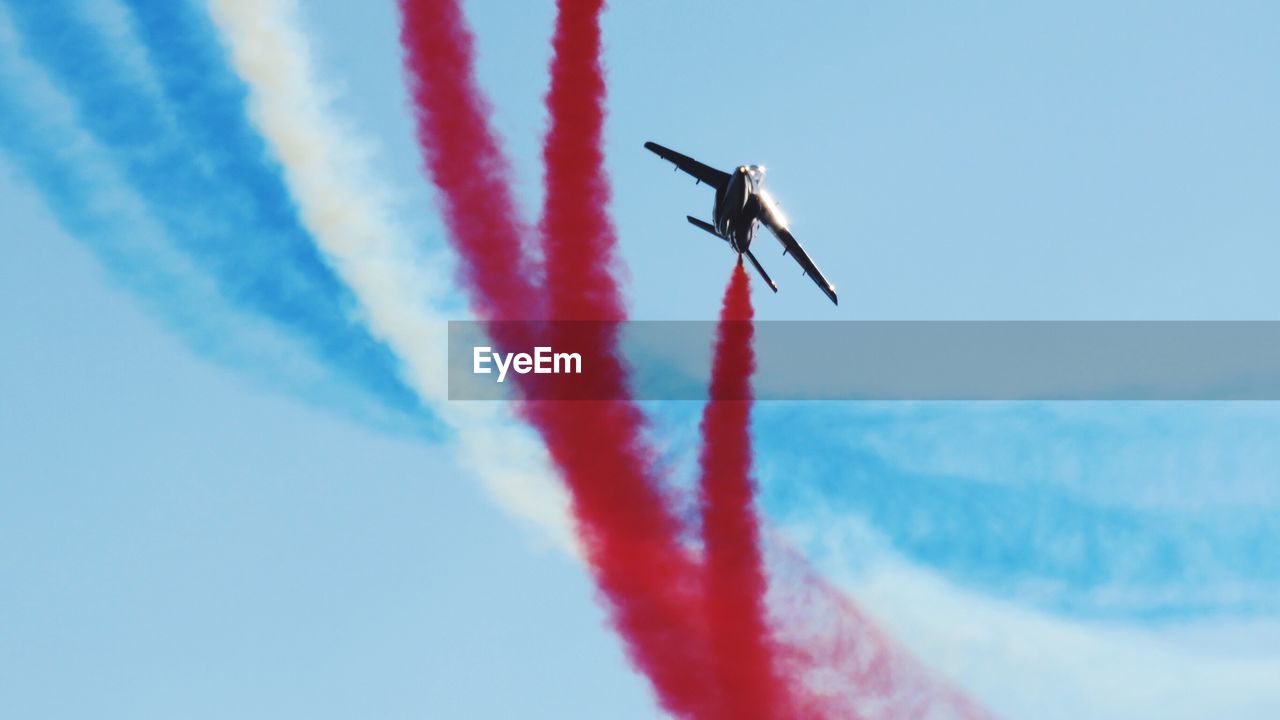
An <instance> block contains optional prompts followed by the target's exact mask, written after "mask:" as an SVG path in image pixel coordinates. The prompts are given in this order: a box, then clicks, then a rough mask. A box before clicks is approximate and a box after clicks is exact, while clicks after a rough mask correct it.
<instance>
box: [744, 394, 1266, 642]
mask: <svg viewBox="0 0 1280 720" xmlns="http://www.w3.org/2000/svg"><path fill="white" fill-rule="evenodd" d="M1197 411H1198V408H1194V407H1190V408H1189V407H1180V408H1171V409H1168V410H1166V411H1164V412H1166V413H1169V414H1171V415H1172V414H1174V413H1181V414H1183V415H1188V414H1194V413H1196V412H1197ZM947 413H948V415H949V416H950V417H952V418H953V419H954V420H956V421H958V422H963V421H964V420H963V418H964V417H965V410H964V408H959V407H957V408H949V409H948V411H947ZM1206 421H1211V420H1206ZM893 422H895V421H894V420H892V419H886V418H883V417H879V418H878V417H876V416H875V415H874V414H867V415H862V414H860V413H859V412H857V411H856V410H854V411H851V410H850V409H849V408H845V407H832V406H822V407H819V406H815V405H814V404H802V405H785V404H779V405H772V406H764V407H762V408H761V411H760V418H759V420H758V421H757V425H756V432H755V436H756V438H757V443H758V448H759V452H760V456H761V458H762V469H761V478H762V483H763V494H762V498H761V500H762V504H763V506H764V507H765V508H766V510H767V512H768V514H769V515H770V516H771V517H773V518H774V519H775V520H779V521H782V522H783V523H784V524H785V523H797V524H802V525H804V526H805V527H807V528H809V529H814V530H816V532H818V533H819V535H824V533H825V536H823V537H821V538H819V539H817V540H815V542H814V545H813V547H812V548H811V549H812V550H813V551H814V552H816V553H819V554H821V553H823V552H825V551H826V550H825V549H824V548H823V545H824V544H825V543H827V542H829V541H831V540H832V539H833V538H834V539H835V542H836V546H835V547H838V548H839V551H840V552H841V553H842V554H843V553H848V554H849V555H850V556H853V557H856V556H858V554H859V552H860V550H862V549H864V548H858V547H854V546H852V545H851V544H854V543H859V542H864V541H868V540H871V541H872V542H876V541H882V542H887V543H888V544H889V545H890V546H891V547H892V548H893V550H894V551H895V552H896V553H898V554H900V555H902V556H904V557H905V558H907V559H909V560H911V561H912V562H915V563H917V564H919V565H921V566H924V567H929V568H932V569H934V570H935V571H937V572H939V573H941V574H942V575H944V576H946V577H948V578H950V579H951V580H952V581H954V582H957V583H959V584H961V585H965V586H969V587H973V588H976V589H980V590H982V591H985V592H990V593H994V594H997V595H1002V596H1006V597H1010V598H1014V599H1017V600H1020V601H1024V602H1028V603H1030V604H1032V605H1035V606H1038V607H1042V608H1044V609H1047V610H1051V611H1055V612H1061V613H1065V614H1069V615H1075V616H1080V617H1094V618H1108V617H1114V618H1125V619H1138V620H1149V621H1160V620H1165V619H1174V618H1180V617H1196V616H1203V615H1206V614H1213V613H1230V614H1244V615H1255V614H1262V615H1269V614H1274V613H1276V612H1277V611H1280V555H1277V554H1276V553H1275V552H1274V551H1273V550H1272V548H1273V547H1274V546H1275V544H1276V541H1277V540H1280V522H1278V521H1277V520H1276V517H1275V511H1274V508H1267V507H1231V508H1225V507H1224V508H1220V509H1204V508H1201V509H1196V508H1194V507H1191V508H1185V509H1157V508H1150V507H1141V508H1139V507H1129V506H1126V505H1125V504H1122V503H1121V504H1116V503H1111V502H1107V501H1099V500H1098V499H1090V498H1088V497H1087V496H1085V495H1083V494H1082V493H1079V492H1072V491H1070V490H1068V489H1066V488H1063V487H1055V486H1054V485H1053V483H1052V482H1051V481H1049V482H1047V481H1046V480H1045V479H1044V478H1036V477H1010V478H1008V479H1007V481H1006V482H1002V483H997V482H990V481H985V482H984V481H976V482H975V481H974V480H973V479H972V478H968V477H957V476H947V475H940V474H931V473H927V472H920V471H914V470H909V469H904V468H903V467H902V466H901V465H900V464H899V463H897V462H895V461H891V460H888V459H886V457H885V454H884V453H883V452H882V451H881V449H879V448H877V442H880V441H883V439H884V438H885V437H886V435H888V434H889V430H890V429H891V428H890V425H891V424H892V423H893ZM1190 424H1191V425H1194V422H1192V423H1190ZM1065 430H1066V427H1065V425H1063V424H1054V423H1052V422H1049V423H1045V424H1043V426H1042V427H1039V428H1038V429H1035V430H1031V431H1028V433H1027V434H1026V435H1025V436H1024V437H1023V438H1021V439H1020V440H1017V441H1016V442H1023V443H1030V444H1031V446H1032V448H1034V446H1036V445H1040V446H1042V447H1050V446H1052V444H1053V443H1054V441H1055V440H1058V439H1060V438H1061V436H1062V433H1063V432H1064V431H1065ZM1094 432H1097V430H1094ZM874 438H879V441H877V440H874ZM868 439H873V440H870V441H868ZM1136 440H1137V438H1132V437H1130V438H1127V441H1128V442H1135V441H1136ZM1011 442H1015V441H1013V440H1011ZM1147 442H1148V443H1156V444H1159V443H1162V442H1164V443H1168V442H1175V443H1176V442H1177V441H1176V440H1169V439H1166V438H1164V437H1161V436H1159V433H1158V432H1157V433H1156V434H1155V435H1154V436H1152V437H1149V438H1148V440H1147ZM1078 447H1080V448H1081V449H1082V450H1083V451H1084V452H1088V449H1089V448H1090V447H1092V448H1093V449H1094V450H1095V451H1097V450H1098V449H1099V448H1101V447H1102V446H1101V445H1100V444H1098V439H1097V438H1092V439H1091V438H1084V439H1082V441H1081V442H1080V443H1079V445H1078ZM906 450H907V452H910V449H909V448H906ZM1015 472H1016V470H1015ZM1153 474H1154V471H1153ZM1147 481H1148V482H1150V483H1151V484H1152V485H1153V486H1154V485H1156V484H1158V482H1159V480H1158V478H1156V477H1153V478H1148V479H1147ZM1204 484H1205V485H1206V489H1207V490H1209V491H1212V490H1213V489H1214V488H1213V487H1212V485H1213V482H1212V478H1205V483H1204ZM815 517H817V518H821V520H820V522H821V523H823V526H822V527H817V528H815V527H814V522H815V520H814V518H815ZM842 523H843V524H844V525H845V527H841V526H840V525H841V524H842ZM856 525H861V526H862V527H863V528H866V529H869V530H870V531H871V533H872V536H873V537H871V538H868V536H867V535H866V534H865V533H862V534H861V535H860V531H859V530H856V529H855V528H854V526H856ZM832 531H834V532H832Z"/></svg>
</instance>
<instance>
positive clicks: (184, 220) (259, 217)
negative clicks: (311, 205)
mask: <svg viewBox="0 0 1280 720" xmlns="http://www.w3.org/2000/svg"><path fill="white" fill-rule="evenodd" d="M6 8H7V10H8V13H9V15H10V17H11V18H12V21H13V23H14V26H15V27H16V28H17V30H18V31H19V32H20V33H21V35H22V39H23V41H24V45H25V49H26V50H27V52H28V53H29V54H30V56H31V57H32V58H33V59H34V60H36V61H37V62H38V63H39V64H40V65H42V66H43V67H44V68H45V69H46V70H47V71H48V73H49V75H50V77H51V78H52V79H53V80H54V81H55V82H56V83H57V85H58V87H59V88H60V89H61V90H62V91H64V92H65V93H66V94H67V96H68V97H69V98H70V99H71V101H72V103H73V106H74V112H75V116H76V119H77V121H78V123H79V124H80V126H81V127H83V128H84V130H85V131H86V132H87V133H88V134H89V136H91V137H92V138H93V140H94V141H95V142H96V143H97V144H98V145H99V146H101V147H102V148H103V150H104V151H105V152H106V153H107V154H108V156H109V157H110V158H111V161H112V163H113V164H114V166H115V168H116V170H117V172H118V174H119V176H120V177H121V178H122V179H123V180H124V181H125V182H126V183H128V185H129V186H130V187H131V188H132V189H133V190H134V191H136V193H137V195H138V196H139V197H140V198H141V199H142V200H143V201H145V202H146V203H147V209H148V211H149V214H150V215H151V216H152V217H153V218H154V219H155V220H156V221H157V223H158V225H159V227H160V229H161V230H162V232H163V235H164V237H165V238H166V239H167V240H168V241H169V242H171V243H172V244H173V245H174V246H175V247H177V248H178V249H180V250H181V251H182V252H183V253H184V254H185V255H187V256H188V257H190V258H191V259H192V261H193V262H194V264H195V265H196V266H198V267H199V268H200V270H201V271H202V272H205V273H207V274H208V276H209V277H211V278H212V279H213V280H214V282H215V284H216V287H217V289H218V292H219V293H220V294H221V295H222V296H223V297H225V298H226V299H227V300H228V302H230V303H231V304H232V305H233V306H235V307H237V308H240V309H241V310H244V311H247V312H249V313H251V314H255V315H259V316H263V317H266V318H268V319H269V320H270V321H271V322H273V323H274V324H275V325H276V326H277V327H278V328H280V329H282V330H284V331H286V332H287V333H289V334H290V335H292V336H293V337H294V338H296V339H297V340H298V341H299V342H301V343H303V344H304V345H305V346H306V347H307V349H308V351H309V352H310V353H312V354H313V355H314V356H316V357H317V358H319V359H321V361H322V362H324V363H325V364H327V365H330V366H332V367H334V368H335V369H337V370H339V371H340V372H341V373H342V374H343V375H345V376H346V377H348V378H351V379H352V381H354V382H358V383H360V384H361V385H362V386H363V387H364V388H365V389H366V390H367V391H368V392H370V393H372V394H373V395H374V396H376V397H377V398H379V400H380V401H381V402H382V403H383V404H385V405H386V406H388V407H390V408H393V409H394V410H396V411H398V412H401V413H404V414H406V415H410V416H412V415H416V414H419V413H420V412H421V405H420V404H419V403H418V401H417V399H416V398H415V397H414V395H413V393H412V392H411V391H410V390H409V389H408V388H407V387H405V385H404V383H402V382H401V380H400V378H399V375H398V367H397V363H396V360H395V358H394V357H392V356H391V354H390V353H389V352H388V351H387V349H386V347H385V346H383V345H381V344H380V343H378V342H376V341H374V340H373V339H372V338H371V337H369V335H368V334H367V333H366V332H365V331H364V329H363V328H362V327H361V325H360V323H359V322H358V319H357V318H356V317H354V312H353V309H354V308H353V303H352V300H351V298H350V295H349V293H348V292H347V291H346V288H345V287H343V285H342V284H341V283H339V282H338V281H337V278H336V277H335V276H334V275H333V273H332V272H331V271H330V270H329V268H328V267H326V266H325V265H324V263H323V262H322V261H321V259H320V257H319V255H318V254H317V252H316V250H315V248H314V246H313V245H312V244H311V242H310V240H309V238H307V236H306V234H305V233H304V232H303V231H302V228H301V226H300V225H299V224H298V222H297V218H296V214H295V212H294V210H293V207H292V204H291V203H290V201H289V198H288V195H287V193H286V192H284V191H283V190H282V189H281V186H280V179H279V177H278V173H277V174H275V175H274V176H273V175H272V174H271V172H270V169H269V168H259V170H258V171H256V174H253V173H246V174H236V175H232V174H230V172H229V170H231V169H236V170H244V169H245V168H247V167H248V165H250V164H251V163H245V162H241V161H239V160H235V159H234V158H239V157H252V156H253V155H254V153H256V154H257V155H259V156H260V155H261V153H262V147H261V142H260V141H257V142H256V144H254V143H255V140H256V136H254V135H252V133H249V134H241V135H239V136H237V135H235V134H234V133H231V134H230V135H229V136H228V137H229V138H230V140H227V139H225V138H223V137H222V134H223V132H224V131H225V130H226V128H225V127H224V126H223V123H224V122H225V121H227V119H228V118H229V117H234V114H235V112H239V113H243V102H242V101H239V102H238V101H237V98H235V97H233V96H232V95H229V94H227V93H226V92H225V91H221V90H220V91H218V92H213V93H206V92H205V91H203V90H198V89H197V87H198V86H199V83H191V84H190V85H183V84H180V83H175V82H172V81H171V80H166V77H168V75H166V73H160V82H161V86H162V89H164V92H165V93H167V94H168V95H169V96H170V98H171V99H172V100H173V102H172V103H169V102H166V99H165V97H163V96H157V93H156V92H155V91H154V90H153V88H152V87H151V86H150V85H148V83H147V82H145V81H144V80H143V79H142V78H139V77H137V76H136V75H135V73H134V72H133V69H132V68H130V67H129V66H128V65H127V64H126V63H124V62H123V61H122V60H121V59H120V57H119V56H118V54H117V53H115V52H113V48H112V47H111V46H110V43H109V42H108V41H107V39H106V38H105V37H104V36H103V35H102V34H101V33H99V32H97V31H95V29H94V28H93V27H91V26H90V25H89V24H88V22H87V21H86V20H85V18H84V17H82V16H81V14H80V13H79V12H78V8H77V7H75V4H74V3H68V2H66V1H65V0H49V2H40V3H31V2H18V1H15V0H9V1H8V2H7V3H6ZM185 62H186V58H178V57H169V58H166V64H175V65H183V64H184V63H185ZM201 69H202V70H203V71H204V72H202V73H200V75H199V77H200V78H202V79H206V80H208V81H209V82H212V83H214V84H215V85H218V84H219V83H218V81H217V78H218V77H223V78H225V77H227V76H228V71H227V69H226V68H225V67H214V68H208V67H205V68H201ZM219 73H221V75H219ZM176 74H177V75H182V73H176ZM228 107H230V108H233V110H230V111H229V110H228V109H227V108H228ZM40 122H41V121H40V119H39V118H33V121H32V122H31V125H30V127H31V128H32V129H30V130H28V131H29V132H40V129H39V128H40ZM241 124H243V121H241Z"/></svg>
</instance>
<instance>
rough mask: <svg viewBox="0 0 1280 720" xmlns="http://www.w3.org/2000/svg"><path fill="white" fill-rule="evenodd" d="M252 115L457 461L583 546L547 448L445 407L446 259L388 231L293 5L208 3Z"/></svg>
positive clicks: (567, 541)
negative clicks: (444, 426) (452, 438)
mask: <svg viewBox="0 0 1280 720" xmlns="http://www.w3.org/2000/svg"><path fill="white" fill-rule="evenodd" d="M208 4H209V9H210V12H211V14H212V16H213V19H214V23H215V25H216V26H217V27H218V30H219V32H220V33H221V35H222V38H223V41H224V43H225V44H226V45H227V47H228V48H229V49H230V52H231V59H232V65H233V66H234V68H235V70H236V72H237V73H238V74H239V75H240V76H241V77H242V78H243V79H244V81H245V82H246V84H247V85H248V87H249V93H250V106H249V107H250V116H251V120H252V121H253V123H254V124H255V125H256V126H257V127H258V129H259V130H260V131H261V133H262V135H263V137H264V139H265V140H266V141H267V144H268V146H269V147H270V148H271V150H272V151H273V152H274V154H275V155H276V157H277V159H278V160H279V162H280V163H281V165H282V166H283V168H284V173H285V181H286V183H287V185H288V187H289V190H290V193H291V194H292V195H293V197H294V199H295V201H296V202H297V203H298V206H299V209H300V210H301V215H302V220H303V223H304V225H305V226H306V228H307V230H308V231H309V232H310V233H311V235H312V236H313V237H314V238H315V240H316V243H317V244H318V245H319V247H320V249H321V250H322V251H323V252H324V254H325V255H326V257H327V258H328V259H329V261H330V262H331V263H332V264H333V266H334V267H335V269H336V270H337V272H338V273H339V275H341V277H342V279H343V280H344V281H345V282H346V283H347V285H348V286H349V287H350V288H351V290H352V292H353V293H355V295H356V297H357V299H358V300H359V302H360V305H361V309H362V311H363V312H364V315H365V321H366V322H367V324H368V326H369V328H370V331H371V332H372V333H373V335H374V336H376V337H378V338H379V339H381V340H383V341H384V342H386V343H387V344H388V345H389V346H390V347H391V348H392V350H393V351H394V352H395V353H396V355H397V356H398V357H399V358H400V359H401V361H402V362H403V364H404V368H405V372H406V380H407V381H408V382H409V384H410V385H411V386H412V387H413V388H414V389H415V390H416V391H417V392H418V394H419V395H420V396H421V397H422V399H423V401H424V402H425V403H426V404H427V405H428V406H429V407H431V409H432V410H433V411H434V412H435V413H436V414H437V415H438V416H439V417H440V418H442V419H443V420H444V421H445V422H446V423H448V424H449V426H450V427H451V428H452V429H453V430H454V431H455V432H456V433H457V439H456V441H457V443H456V444H457V445H458V446H459V450H458V461H459V464H461V465H462V466H463V467H465V468H467V469H468V470H469V471H471V472H473V473H474V474H475V475H476V476H478V477H479V478H480V480H481V481H482V482H483V483H484V485H485V488H486V490H487V491H488V492H489V493H490V495H491V496H492V497H493V498H494V499H495V500H496V501H497V502H498V503H499V504H500V505H501V506H502V507H503V508H504V509H505V510H507V511H508V512H510V513H512V514H513V515H515V516H517V517H519V518H521V519H522V520H525V521H527V522H529V523H531V524H532V525H534V526H535V527H537V528H539V529H541V530H543V531H546V532H549V533H550V534H551V536H552V537H553V538H554V539H555V540H556V541H558V542H559V544H560V545H561V546H562V547H563V548H564V549H566V550H567V551H569V552H574V553H576V544H575V540H574V534H573V532H572V526H571V524H570V520H569V504H568V496H567V494H566V492H565V490H564V488H563V487H562V486H561V485H560V484H559V483H558V482H557V481H556V480H555V475H554V473H553V472H552V471H551V469H550V460H549V458H548V457H547V454H546V451H545V449H544V448H543V447H542V445H541V444H540V443H538V442H537V440H536V438H534V437H533V435H532V434H531V432H530V431H528V430H526V429H525V428H523V427H522V426H520V425H519V424H518V423H517V422H516V421H515V420H514V419H513V418H512V417H511V415H510V412H509V411H508V410H507V409H506V406H504V405H499V404H497V403H449V402H447V400H446V345H445V341H446V330H447V326H446V320H445V318H444V317H443V316H442V315H441V314H440V311H439V310H438V308H440V307H441V306H442V300H443V294H442V290H443V289H444V288H447V287H449V282H448V278H447V277H446V276H445V274H444V273H442V272H440V268H441V266H442V264H443V259H442V258H431V257H427V256H426V255H425V254H424V253H423V252H422V251H421V249H420V248H419V247H418V246H417V244H415V243H414V241H413V240H412V239H411V238H410V237H409V236H408V233H407V232H405V231H404V230H403V228H401V227H398V226H397V224H396V223H395V222H394V221H393V220H392V213H391V212H390V210H389V208H388V207H386V202H385V200H384V198H385V197H386V195H385V194H384V193H381V192H379V190H378V188H379V184H378V183H377V182H376V180H375V174H374V173H372V172H371V171H370V169H369V168H368V167H367V163H366V161H365V158H364V156H363V155H362V154H361V153H360V152H358V151H356V150H354V148H359V147H361V146H362V143H361V142H360V138H358V137H354V136H353V134H352V133H351V132H350V131H349V130H348V129H346V128H345V127H343V126H342V125H341V124H340V122H339V121H338V120H337V118H336V117H335V116H334V113H333V110H332V109H331V107H330V106H329V103H328V102H327V100H326V98H327V97H328V95H327V93H326V92H325V91H324V90H323V86H322V85H321V84H320V82H319V81H318V79H317V77H316V76H315V72H314V70H313V68H312V67H311V63H310V61H309V57H310V55H309V53H308V46H307V43H306V40H305V38H304V36H303V34H302V33H301V32H300V31H299V29H298V28H299V23H298V20H297V18H298V8H297V4H296V3H295V2H293V0H209V3H208Z"/></svg>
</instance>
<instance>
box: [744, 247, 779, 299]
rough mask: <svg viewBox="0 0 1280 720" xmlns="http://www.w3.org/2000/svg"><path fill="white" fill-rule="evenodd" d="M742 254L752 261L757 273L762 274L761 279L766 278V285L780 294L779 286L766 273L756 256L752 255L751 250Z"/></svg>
mask: <svg viewBox="0 0 1280 720" xmlns="http://www.w3.org/2000/svg"><path fill="white" fill-rule="evenodd" d="M742 254H743V255H746V256H747V259H748V260H750V261H751V264H752V265H754V266H755V268H756V272H758V273H760V277H762V278H764V282H765V284H766V285H768V286H769V287H770V288H771V289H772V290H773V291H774V292H778V284H777V283H775V282H774V281H773V278H770V277H769V273H767V272H765V271H764V268H763V267H761V266H760V261H759V260H756V256H755V255H753V254H751V251H750V250H747V251H745V252H743V253H742Z"/></svg>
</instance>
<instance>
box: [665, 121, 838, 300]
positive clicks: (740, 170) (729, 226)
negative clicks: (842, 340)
mask: <svg viewBox="0 0 1280 720" xmlns="http://www.w3.org/2000/svg"><path fill="white" fill-rule="evenodd" d="M644 146H645V148H646V149H648V150H651V151H653V152H654V153H655V154H656V155H657V156H658V157H660V158H662V159H663V160H669V161H671V162H673V163H675V165H676V168H677V169H679V170H683V171H685V172H687V173H689V174H690V175H692V176H693V177H695V178H697V180H698V182H700V183H706V184H708V185H710V186H711V187H713V188H715V191H716V201H715V205H714V206H712V208H711V220H712V222H706V221H704V220H699V219H698V218H695V217H693V216H687V217H688V219H689V222H690V223H691V224H693V225H696V226H698V227H700V228H702V229H703V230H706V231H707V232H709V233H711V234H712V235H715V236H716V237H718V238H720V239H721V240H724V241H725V242H727V243H729V247H731V248H733V249H734V250H735V251H737V253H738V254H739V255H745V256H746V257H747V259H748V260H750V261H751V264H752V265H753V266H754V267H755V269H756V272H758V273H760V277H762V278H764V281H765V282H766V283H768V285H769V287H770V288H773V291H774V292H778V286H777V284H776V283H774V282H773V280H772V279H770V278H769V274H768V273H766V272H765V271H764V268H763V267H761V266H760V261H758V260H756V256H755V255H753V254H752V253H751V241H752V240H754V239H755V234H756V223H757V222H760V223H764V224H765V225H766V226H768V228H769V229H770V230H771V231H773V234H774V236H775V237H777V238H778V242H780V243H782V254H783V255H790V256H791V257H793V258H795V259H796V262H798V263H800V267H801V268H803V269H804V274H805V275H808V276H809V277H810V278H812V279H813V281H814V282H815V283H817V285H818V289H820V290H822V292H824V293H826V294H827V297H829V298H831V302H833V303H835V304H837V305H839V304H840V301H839V300H837V299H836V289H835V288H834V287H833V286H832V285H831V283H830V282H827V279H826V278H825V277H823V275H822V271H820V270H818V266H817V265H814V264H813V261H812V260H810V259H809V255H808V253H806V252H805V251H804V248H802V247H800V243H798V242H796V239H795V237H793V236H792V235H791V231H790V230H788V229H787V219H786V217H784V216H783V214H782V211H781V210H780V209H779V208H778V204H777V203H776V202H774V200H773V198H771V197H770V196H769V193H767V192H765V189H764V168H763V167H760V166H759V165H739V166H738V167H737V169H735V170H734V171H733V172H732V173H727V172H725V171H723V170H717V169H715V168H713V167H711V166H709V165H703V164H702V163H700V162H698V161H697V160H694V159H693V158H691V157H688V156H687V155H681V154H680V153H678V152H676V151H674V150H669V149H667V148H664V147H662V146H661V145H659V144H657V143H655V142H647V143H645V144H644Z"/></svg>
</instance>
